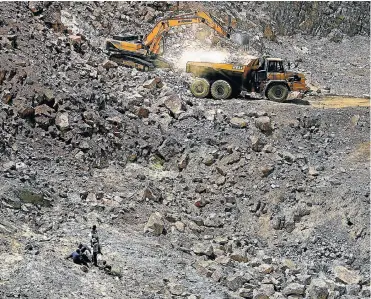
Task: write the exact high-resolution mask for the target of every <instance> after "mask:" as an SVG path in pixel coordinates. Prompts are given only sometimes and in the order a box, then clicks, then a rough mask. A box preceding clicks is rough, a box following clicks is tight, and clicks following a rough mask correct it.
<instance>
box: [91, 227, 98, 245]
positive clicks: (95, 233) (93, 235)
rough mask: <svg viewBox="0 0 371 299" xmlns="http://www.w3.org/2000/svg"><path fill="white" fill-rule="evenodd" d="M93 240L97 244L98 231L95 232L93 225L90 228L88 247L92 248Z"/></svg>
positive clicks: (95, 228)
mask: <svg viewBox="0 0 371 299" xmlns="http://www.w3.org/2000/svg"><path fill="white" fill-rule="evenodd" d="M93 239H96V240H97V242H99V238H98V231H97V226H96V225H93V227H92V228H91V233H90V245H91V246H92V247H93Z"/></svg>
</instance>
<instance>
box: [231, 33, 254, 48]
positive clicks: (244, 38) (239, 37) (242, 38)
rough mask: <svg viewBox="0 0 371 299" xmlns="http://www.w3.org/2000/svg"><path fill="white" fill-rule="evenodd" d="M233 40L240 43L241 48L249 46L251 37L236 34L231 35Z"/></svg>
mask: <svg viewBox="0 0 371 299" xmlns="http://www.w3.org/2000/svg"><path fill="white" fill-rule="evenodd" d="M231 40H232V41H234V42H236V43H238V44H239V45H241V46H247V45H248V44H249V40H250V38H249V36H248V34H247V33H244V32H234V33H233V34H232V35H231Z"/></svg>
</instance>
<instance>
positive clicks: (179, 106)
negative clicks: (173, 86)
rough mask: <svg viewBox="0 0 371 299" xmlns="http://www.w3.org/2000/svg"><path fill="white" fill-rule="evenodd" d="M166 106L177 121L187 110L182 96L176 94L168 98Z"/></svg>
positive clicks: (165, 102)
mask: <svg viewBox="0 0 371 299" xmlns="http://www.w3.org/2000/svg"><path fill="white" fill-rule="evenodd" d="M164 105H165V107H166V108H167V109H168V110H169V111H170V113H171V114H172V116H173V117H174V118H176V119H177V118H178V117H179V115H180V114H181V113H182V112H184V111H185V110H186V106H185V104H184V103H183V101H182V100H181V98H180V96H178V95H176V94H172V95H169V96H167V97H166V99H165V101H164Z"/></svg>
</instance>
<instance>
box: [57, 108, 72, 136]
mask: <svg viewBox="0 0 371 299" xmlns="http://www.w3.org/2000/svg"><path fill="white" fill-rule="evenodd" d="M55 125H56V126H57V127H58V129H59V130H61V131H64V130H66V129H68V128H69V126H70V124H69V122H68V113H67V112H63V113H58V114H57V116H56V118H55Z"/></svg>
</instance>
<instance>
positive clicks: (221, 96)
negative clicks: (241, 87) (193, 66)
mask: <svg viewBox="0 0 371 299" xmlns="http://www.w3.org/2000/svg"><path fill="white" fill-rule="evenodd" d="M231 94H232V86H231V85H230V84H229V83H228V82H227V81H224V80H217V81H215V82H214V83H213V84H212V85H211V95H212V96H213V98H214V99H215V100H225V99H228V98H230V96H231Z"/></svg>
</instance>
